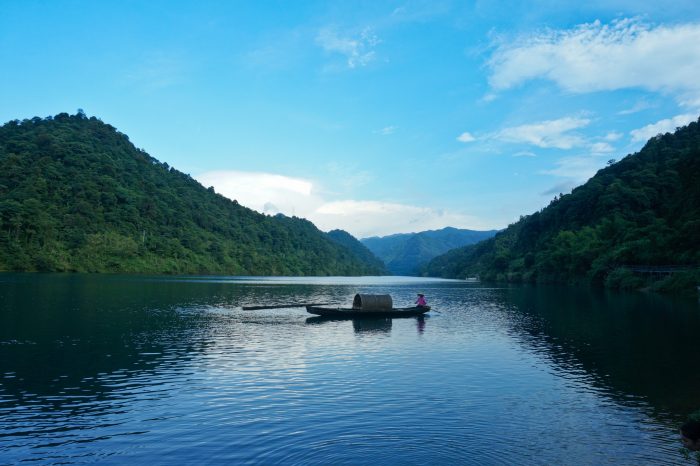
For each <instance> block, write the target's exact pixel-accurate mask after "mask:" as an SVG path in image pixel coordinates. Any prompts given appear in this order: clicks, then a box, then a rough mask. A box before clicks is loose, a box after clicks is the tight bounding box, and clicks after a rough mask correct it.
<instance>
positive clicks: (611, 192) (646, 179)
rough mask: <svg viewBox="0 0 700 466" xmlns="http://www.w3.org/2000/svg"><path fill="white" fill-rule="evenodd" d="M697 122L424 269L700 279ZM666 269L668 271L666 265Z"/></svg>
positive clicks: (450, 273) (677, 283)
mask: <svg viewBox="0 0 700 466" xmlns="http://www.w3.org/2000/svg"><path fill="white" fill-rule="evenodd" d="M699 264H700V124H698V122H693V123H691V124H689V125H688V126H686V127H683V128H680V129H677V130H676V132H675V133H674V134H669V133H667V134H664V135H658V136H656V137H654V138H652V139H651V140H649V141H648V142H647V143H646V145H645V146H644V147H643V148H642V150H641V151H639V152H638V153H635V154H631V155H628V156H627V157H625V158H624V159H622V160H621V161H619V162H617V163H613V164H611V165H609V166H608V167H606V168H604V169H602V170H600V171H598V173H597V174H596V175H595V176H594V177H593V178H591V179H590V180H589V181H588V182H587V183H585V184H584V185H582V186H579V187H578V188H576V189H574V190H573V191H572V192H571V193H570V194H566V195H563V196H557V197H555V198H554V200H553V201H552V202H551V203H550V205H549V206H548V207H546V208H544V209H542V210H540V211H539V212H536V213H534V214H532V215H528V216H526V217H523V218H521V219H520V221H518V222H517V223H515V224H513V225H511V226H509V227H508V228H507V229H506V230H504V231H503V232H501V233H499V234H497V235H496V236H495V237H494V238H492V239H490V240H487V241H483V242H481V243H478V244H476V245H473V246H468V247H465V248H460V249H457V250H454V251H450V252H449V253H447V254H445V255H443V256H440V257H437V258H435V259H433V261H431V263H430V264H429V266H428V269H427V273H428V274H429V275H431V276H438V277H455V278H464V277H465V276H469V275H480V276H481V278H482V279H485V280H499V281H513V282H519V281H525V282H591V283H605V284H606V285H608V286H610V287H622V288H636V287H640V286H643V285H645V283H646V281H647V279H646V278H645V277H650V276H653V275H652V274H647V275H644V274H642V273H639V272H640V271H641V272H643V271H644V270H645V269H646V270H647V271H652V270H654V269H653V268H652V267H653V266H657V267H658V266H667V265H675V266H677V267H682V268H685V269H686V270H685V271H683V272H677V273H674V274H673V275H671V276H669V277H667V278H665V279H664V280H662V281H659V282H657V283H655V284H654V287H656V288H659V289H663V288H673V287H685V288H691V287H692V288H693V289H694V286H695V284H697V283H698V281H700V274H699V273H698V268H697V267H698V265H699ZM665 269H666V270H668V268H667V267H666V268H665Z"/></svg>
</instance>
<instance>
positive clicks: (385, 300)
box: [352, 293, 394, 311]
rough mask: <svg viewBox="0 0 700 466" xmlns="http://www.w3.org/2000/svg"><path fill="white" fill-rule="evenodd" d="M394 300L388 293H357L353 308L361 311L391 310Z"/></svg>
mask: <svg viewBox="0 0 700 466" xmlns="http://www.w3.org/2000/svg"><path fill="white" fill-rule="evenodd" d="M393 307H394V302H393V301H392V299H391V295H388V294H359V293H358V294H356V295H355V299H353V300H352V308H353V309H356V310H360V311H391V310H392V309H393Z"/></svg>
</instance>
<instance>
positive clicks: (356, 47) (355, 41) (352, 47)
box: [316, 27, 381, 68]
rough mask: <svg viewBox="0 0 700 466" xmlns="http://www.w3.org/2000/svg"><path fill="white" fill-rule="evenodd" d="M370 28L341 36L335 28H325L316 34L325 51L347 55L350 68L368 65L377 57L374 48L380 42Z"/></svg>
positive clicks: (318, 42)
mask: <svg viewBox="0 0 700 466" xmlns="http://www.w3.org/2000/svg"><path fill="white" fill-rule="evenodd" d="M380 42H381V41H380V40H379V38H378V37H377V36H376V35H375V34H374V33H373V32H372V30H371V29H370V28H365V29H364V30H362V31H361V32H360V34H359V35H355V36H354V37H353V36H341V35H340V34H339V33H338V32H337V31H336V30H335V29H334V28H330V27H328V28H324V29H321V31H319V33H318V35H317V36H316V43H317V44H318V45H320V46H321V47H322V48H323V49H324V50H325V51H327V52H332V53H339V54H341V55H344V56H345V60H346V64H347V66H348V68H356V67H358V66H367V65H368V64H369V63H370V62H372V61H373V60H374V59H375V58H376V53H375V50H374V48H375V47H376V46H377V45H378V44H379V43H380Z"/></svg>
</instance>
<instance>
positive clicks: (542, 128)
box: [493, 117, 590, 149]
mask: <svg viewBox="0 0 700 466" xmlns="http://www.w3.org/2000/svg"><path fill="white" fill-rule="evenodd" d="M589 123H590V120H588V119H586V118H575V117H564V118H559V119H557V120H547V121H540V122H537V123H532V124H526V125H520V126H514V127H511V128H505V129H502V130H500V131H499V132H498V133H496V134H495V135H493V137H494V138H495V139H499V140H501V141H505V142H513V143H527V144H532V145H534V146H537V147H542V148H549V147H554V148H557V149H571V148H573V147H578V146H583V145H585V140H584V139H583V138H582V137H581V136H579V135H577V134H572V133H571V131H572V130H574V129H578V128H583V127H585V126H587V125H588V124H589Z"/></svg>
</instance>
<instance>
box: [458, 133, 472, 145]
mask: <svg viewBox="0 0 700 466" xmlns="http://www.w3.org/2000/svg"><path fill="white" fill-rule="evenodd" d="M457 140H458V141H459V142H472V141H476V138H475V137H474V136H472V134H471V133H468V132H466V131H465V132H464V133H462V134H460V135H459V136H457Z"/></svg>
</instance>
